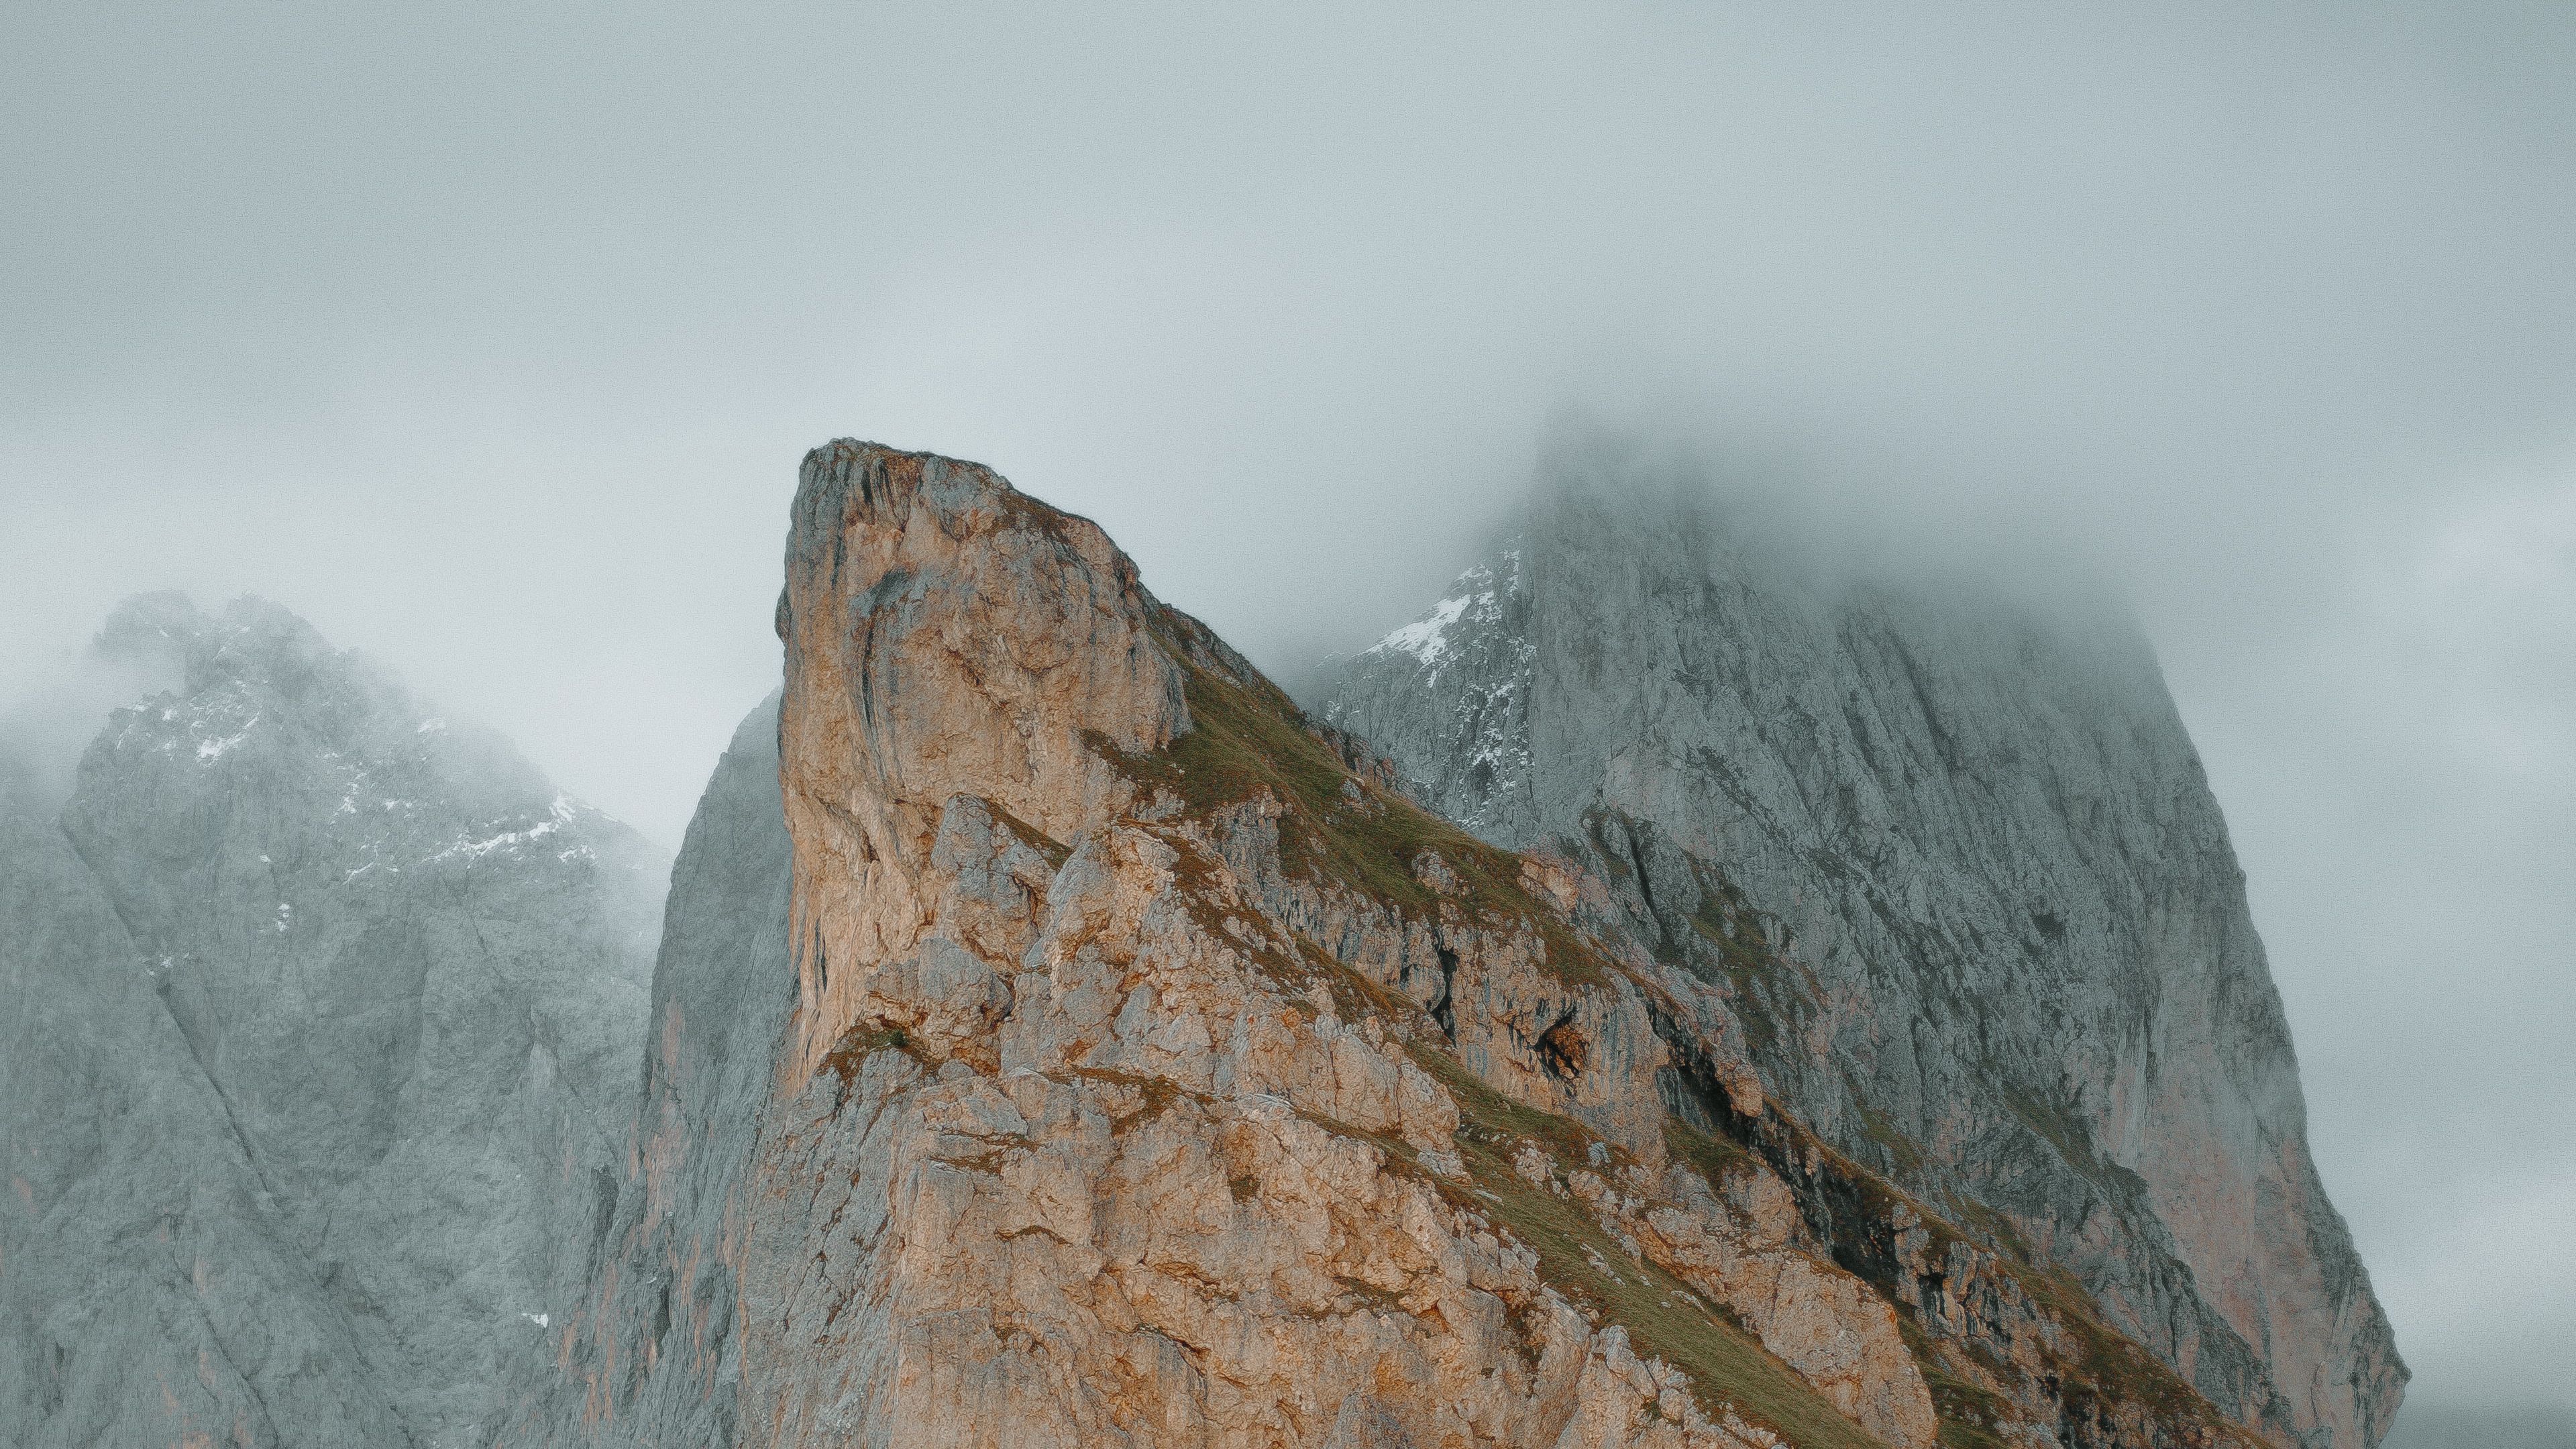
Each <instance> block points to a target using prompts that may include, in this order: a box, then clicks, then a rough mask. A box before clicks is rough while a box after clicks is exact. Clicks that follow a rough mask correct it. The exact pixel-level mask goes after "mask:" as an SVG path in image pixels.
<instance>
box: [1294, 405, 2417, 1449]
mask: <svg viewBox="0 0 2576 1449" xmlns="http://www.w3.org/2000/svg"><path fill="white" fill-rule="evenodd" d="M1801 558H1802V555H1801V553H1800V552H1799V550H1798V548H1797V547H1796V546H1795V545H1794V544H1793V543H1791V542H1790V541H1788V540H1786V539H1783V538H1780V537H1774V536H1768V535H1764V534H1762V533H1760V532H1759V531H1758V530H1754V531H1747V530H1745V529H1744V528H1742V527H1739V526H1738V524H1737V522H1736V518H1735V515H1733V514H1730V513H1729V512H1728V510H1726V509H1724V508H1722V507H1720V506H1718V505H1717V504H1716V503H1714V502H1713V501H1712V499H1711V496H1710V495H1709V494H1707V493H1706V492H1705V491H1703V490H1701V489H1699V488H1697V487H1696V486H1694V485H1691V484H1689V483H1688V482H1686V481H1680V480H1676V479H1675V478H1673V477H1670V476H1661V475H1656V474H1653V473H1652V472H1651V470H1647V469H1645V468H1643V467H1642V466H1641V465H1640V464H1638V463H1637V462H1636V461H1635V460H1634V458H1633V457H1631V456H1630V455H1627V454H1623V453H1622V452H1621V451H1619V450H1618V449H1617V448H1615V447H1601V446H1597V445H1595V446H1584V447H1578V448H1574V449H1569V450H1568V451H1566V452H1564V453H1562V454H1560V455H1559V456H1557V457H1556V458H1554V459H1553V460H1552V461H1551V462H1550V464H1549V465H1548V467H1547V468H1546V469H1545V470H1544V476H1543V477H1542V480H1541V484H1540V486H1539V488H1538V489H1537V491H1536V492H1535V494H1534V495H1533V498H1532V500H1531V502H1530V504H1529V505H1528V507H1527V510H1526V513H1525V516H1524V517H1523V518H1522V519H1521V520H1520V522H1519V524H1518V526H1517V527H1516V528H1515V529H1513V530H1512V532H1511V536H1510V537H1509V538H1508V539H1506V541H1505V542H1504V543H1503V544H1502V545H1501V546H1499V547H1498V548H1496V549H1495V550H1494V551H1493V552H1492V554H1491V555H1490V556H1489V557H1488V558H1487V559H1486V560H1484V561H1483V562H1481V563H1479V564H1477V565H1476V566H1475V567H1473V568H1471V569H1469V570H1468V571H1467V573H1466V574H1465V575H1464V576H1463V577H1462V578H1461V579H1460V580H1459V582H1458V585H1457V586H1456V588H1455V589H1453V590H1452V592H1451V593H1450V594H1449V596H1448V597H1446V598H1445V599H1443V600H1441V601H1440V602H1439V603H1438V604H1436V605H1435V606H1434V607H1433V608H1432V609H1431V610H1429V611H1428V612H1427V613H1426V614H1424V615H1423V616H1422V617H1421V618H1420V619H1419V620H1417V621H1415V622H1414V623H1412V624H1409V625H1407V626H1405V627H1403V628H1400V629H1397V630H1396V631H1394V632H1393V633H1391V634H1389V635H1388V636H1387V637H1386V638H1385V639H1384V640H1383V641H1381V642H1380V643H1379V644H1378V645H1376V646H1375V647H1374V648H1372V649H1370V650H1368V651H1367V652H1366V653H1364V654H1362V655H1360V656H1358V657H1357V658H1356V659H1354V660H1351V661H1349V662H1348V665H1347V667H1346V668H1345V670H1344V671H1343V674H1342V676H1341V678H1340V679H1339V682H1338V683H1337V684H1336V685H1335V686H1334V688H1333V691H1332V694H1331V697H1330V699H1329V702H1328V703H1327V704H1326V706H1325V709H1324V714H1325V717H1326V718H1327V719H1329V720H1330V721H1331V722H1332V723H1334V724H1335V725H1337V726H1340V727H1342V728H1345V729H1348V730H1351V731H1353V732H1355V733H1357V734H1359V735H1361V736H1364V737H1366V738H1367V739H1368V740H1369V741H1370V742H1371V744H1372V745H1374V746H1376V747H1378V748H1380V749H1383V750H1384V751H1385V752H1386V753H1387V754H1388V755H1389V756H1390V757H1391V759H1392V760H1393V762H1394V764H1395V766H1396V767H1397V769H1398V770H1400V771H1401V772H1402V774H1403V775H1404V776H1405V777H1407V778H1408V780H1409V781H1411V782H1412V788H1414V789H1415V790H1416V791H1417V792H1418V793H1419V794H1420V795H1421V797H1422V798H1423V799H1424V800H1425V801H1427V802H1428V803H1430V804H1431V805H1433V806H1434V807H1436V808H1437V809H1438V810H1440V811H1441V812H1442V813H1444V814H1446V815H1448V816H1449V817H1451V818H1453V819H1455V820H1457V821H1459V822H1460V823H1461V824H1463V825H1465V826H1466V827H1467V828H1469V829H1470V830H1472V831H1474V832H1475V833H1476V834H1477V835H1478V836H1479V837H1481V838H1482V839H1484V840H1486V841H1489V842H1492V843H1494V844H1496V845H1498V846H1503V847H1508V848H1518V849H1533V848H1538V849H1552V850H1556V851H1561V852H1563V853H1564V854H1566V855H1567V856H1568V857H1569V858H1570V859H1573V860H1576V861H1578V862H1580V863H1581V864H1582V865H1583V866H1584V867H1585V868H1586V869H1587V870H1588V871H1589V872H1591V873H1593V874H1594V875H1596V876H1597V877H1598V878H1600V879H1601V880H1603V881H1604V882H1606V883H1607V889H1608V892H1609V894H1610V896H1611V897H1612V900H1613V903H1614V909H1613V910H1612V911H1611V912H1609V914H1610V915H1611V916H1614V917H1616V918H1617V921H1618V924H1617V925H1616V926H1612V927H1605V929H1613V930H1616V931H1617V932H1619V933H1621V934H1623V935H1624V936H1625V938H1626V939H1627V940H1628V941H1630V942H1633V943H1634V944H1635V945H1636V946H1638V947H1639V948H1641V949H1643V950H1645V951H1646V952H1648V953H1649V954H1651V955H1652V956H1654V957H1655V958H1656V959H1657V961H1658V962H1660V963H1662V964H1664V965H1666V966H1668V967H1670V968H1673V969H1675V970H1677V971H1679V972H1681V973H1683V974H1686V975H1688V976H1690V977H1692V978H1694V979H1696V980H1697V981H1699V982H1701V983H1704V984H1705V986H1706V987H1707V989H1708V990H1709V991H1710V992H1712V993H1714V994H1715V995H1716V996H1718V997H1720V998H1722V1004H1721V1005H1720V1006H1719V1007H1718V1008H1717V1009H1716V1013H1715V1019H1716V1020H1718V1021H1719V1022H1721V1023H1722V1033H1720V1034H1721V1035H1722V1036H1723V1037H1724V1039H1725V1041H1726V1042H1728V1043H1730V1044H1731V1043H1734V1042H1736V1041H1739V1040H1740V1041H1741V1043H1742V1046H1743V1049H1744V1051H1745V1053H1746V1056H1747V1058H1748V1060H1749V1061H1750V1063H1751V1064H1752V1067H1753V1069H1754V1071H1755V1072H1756V1073H1757V1074H1758V1076H1759V1078H1760V1081H1761V1083H1762V1085H1763V1088H1764V1090H1765V1092H1766V1093H1767V1094H1768V1096H1769V1100H1770V1102H1771V1104H1772V1106H1771V1111H1772V1112H1773V1113H1774V1114H1775V1115H1777V1116H1779V1117H1782V1118H1784V1119H1790V1120H1794V1121H1795V1122H1796V1123H1797V1124H1800V1125H1801V1127H1802V1128H1803V1129H1804V1130H1811V1131H1812V1132H1813V1133H1814V1134H1815V1135H1816V1136H1817V1137H1818V1138H1819V1139H1821V1141H1822V1143H1823V1144H1824V1145H1825V1146H1826V1147H1828V1148H1830V1149H1831V1150H1832V1151H1833V1152H1834V1153H1836V1154H1839V1155H1841V1156H1842V1157H1844V1158H1846V1159H1848V1160H1849V1161H1851V1162H1853V1163H1855V1164H1858V1165H1860V1166H1861V1167H1864V1168H1866V1169H1867V1171H1868V1172H1870V1173H1872V1174H1875V1175H1877V1176H1879V1177H1882V1178H1883V1179H1885V1180H1886V1181H1888V1182H1890V1183H1892V1184H1895V1185H1897V1186H1898V1187H1900V1188H1901V1189H1902V1190H1903V1191H1904V1192H1906V1193H1907V1194H1909V1195H1911V1196H1912V1197H1914V1198H1916V1199H1919V1200H1920V1201H1921V1202H1923V1203H1925V1204H1930V1205H1935V1206H1936V1207H1937V1208H1938V1209H1939V1212H1940V1213H1941V1214H1945V1215H1946V1216H1948V1217H1949V1218H1950V1219H1952V1221H1953V1227H1954V1229H1955V1230H1957V1231H1959V1232H1960V1233H1962V1234H1963V1235H1964V1237H1966V1238H1968V1239H1971V1240H1974V1241H1976V1242H1978V1243H1980V1244H1982V1245H1984V1246H1985V1247H1989V1248H1993V1249H1996V1250H1999V1251H2001V1252H2002V1253H2003V1254H2004V1255H2005V1256H2006V1257H2010V1256H2014V1255H2016V1254H2018V1255H2024V1256H2026V1258H2027V1261H2028V1262H2029V1263H2030V1264H2033V1265H2037V1266H2041V1267H2044V1268H2046V1269H2048V1270H2050V1271H2051V1272H2052V1273H2058V1271H2059V1270H2062V1274H2061V1275H2060V1276H2064V1277H2068V1278H2071V1286H2074V1287H2077V1288H2080V1290H2081V1291H2082V1293H2083V1294H2084V1295H2085V1296H2086V1297H2088V1298H2089V1299H2091V1300H2092V1301H2093V1302H2095V1303H2096V1304H2098V1305H2099V1306H2100V1308H2101V1310H2102V1311H2103V1313H2104V1314H2105V1316H2106V1317H2107V1318H2108V1320H2109V1321H2110V1322H2111V1323H2112V1324H2114V1325H2116V1326H2117V1328H2118V1329H2119V1330H2120V1331H2121V1332H2122V1333H2123V1334H2124V1335H2125V1336H2127V1337H2129V1338H2132V1339H2134V1340H2135V1341H2136V1342H2138V1343H2140V1344H2143V1345H2145V1346H2147V1347H2148V1348H2149V1349H2151V1350H2152V1351H2153V1353H2154V1355H2155V1356H2156V1357H2157V1358H2158V1359H2159V1360H2161V1362H2162V1363H2163V1364H2165V1365H2169V1366H2171V1367H2172V1368H2173V1369H2175V1370H2177V1371H2179V1373H2180V1374H2181V1375H2182V1376H2184V1377H2186V1378H2188V1379H2189V1380H2190V1381H2191V1382H2192V1383H2193V1384H2194V1385H2195V1386H2196V1387H2197V1388H2198V1389H2199V1390H2200V1391H2201V1392H2202V1393H2203V1394H2205V1395H2206V1396H2207V1397H2208V1398H2209V1399H2211V1400H2213V1401H2214V1402H2215V1403H2216V1404H2218V1405H2219V1406H2221V1407H2222V1408H2223V1409H2224V1410H2225V1411H2226V1413H2227V1414H2228V1415H2229V1416H2230V1417H2231V1418H2233V1419H2234V1420H2235V1421H2236V1422H2238V1423H2240V1424H2243V1425H2246V1426H2249V1427H2252V1428H2255V1429H2257V1430H2260V1431H2261V1432H2263V1433H2265V1434H2266V1435H2267V1436H2269V1437H2271V1438H2273V1439H2275V1440H2276V1441H2278V1442H2284V1443H2287V1442H2300V1443H2304V1444H2306V1445H2308V1446H2311V1449H2369V1446H2371V1445H2372V1444H2375V1443H2376V1442H2377V1441H2378V1439H2379V1438H2380V1436H2381V1435H2382V1434H2383V1433H2385V1432H2386V1429H2387V1427H2388V1424H2389V1422H2390V1420H2391V1417H2392V1416H2393V1414H2394V1412H2395V1409H2396V1406H2397V1403H2398V1399H2399V1396H2400V1393H2401V1391H2402V1387H2403V1383H2404V1379H2405V1369H2404V1367H2403V1365H2402V1364H2401V1363H2400V1362H2399V1360H2398V1358H2397V1354H2396V1351H2395V1349H2394V1346H2393V1344H2392V1342H2391V1338H2390V1334H2389V1329H2388V1324H2387V1321H2386V1319H2385V1317H2384V1316H2383V1315H2382V1314H2381V1312H2380V1309H2379V1306H2378V1304H2377V1302H2376V1301H2375V1300H2374V1299H2373V1298H2372V1296H2371V1292H2370V1285H2369V1279H2368V1276H2367V1274H2366V1273H2365V1272H2364V1271H2363V1269H2362V1266H2361V1264H2360V1262H2359V1260H2358V1259H2357V1257H2356V1256H2355V1254H2354V1252H2353V1249H2352V1245H2351V1242H2350V1239H2349V1238H2348V1236H2347V1235H2346V1233H2345V1230H2344V1226H2343V1223H2342V1220H2341V1218H2340V1217H2339V1216H2338V1215H2337V1214H2336V1213H2335V1211H2334V1209H2333V1207H2332V1206H2331V1205H2330V1204H2329V1203H2328V1202H2327V1200H2326V1196H2325V1193H2324V1191H2323V1189H2322V1188H2321V1187H2320V1185H2319V1183H2318V1180H2317V1175H2316V1172H2315V1169H2314V1168H2313V1166H2312V1165H2311V1164H2310V1161H2309V1159H2308V1155H2307V1148H2306V1144H2305V1141H2304V1108H2303V1105H2302V1102H2301V1097H2300V1091H2299V1083H2298V1074H2297V1066H2296V1061H2295V1058H2294V1056H2293V1054H2292V1050H2291V1044H2290V1038H2289V1033H2288V1030H2287V1027H2286V1025H2285V1023H2284V1021H2283V1018H2282V1014H2281V1008H2280V1003H2279V1000H2278V997H2277V995H2276V994H2275V992H2274V990H2273V987H2272V983H2271V980H2270V977H2269V975H2268V972H2267V970H2266V967H2265V965H2264V959H2263V951H2262V946H2261V943H2260V941H2259V940H2258V939H2257V937H2256V935H2255V931H2254V927H2253V924H2252V922H2251V920H2250V918H2249V916H2248V913H2247V909H2246V902H2245V888H2244V877H2243V875H2242V873H2241V872H2240V871H2239V870H2238V868H2237V864H2236V861H2235V858H2234V856H2233V854H2232V852H2231V851H2230V849H2229V845H2228V838H2227V832H2226V828H2225V826H2224V823H2223V822H2222V820H2221V818H2220V814H2219V810H2218V806H2217V804H2216V802H2215V801H2214V800H2213V799H2212V798H2211V795H2210V792H2209V788H2208V785H2207V783H2206V781H2205V779H2204V777H2203V774H2202V771H2201V767H2200V762H2199V760H2198V758H2197V757H2196V755H2195V754H2194V752H2193V750H2192V746H2191V741H2190V739H2189V737H2188V736H2187V734H2186V733H2185V731H2184V729H2183V726H2182V724H2181V721H2180V720H2179V719H2178V718H2177V716H2176V714H2175V712H2174V708H2173V705H2172V702H2171V701H2170V699H2169V698H2168V697H2167V695H2166V692H2165V689H2164V686H2163V683H2162V680H2161V678H2160V676H2159V673H2158V671H2157V668H2156V664H2155V661H2154V658H2153V656H2152V655H2151V653H2150V652H2149V650H2148V649H2147V647H2146V645H2145V644H2144V643H2143V641H2141V640H2140V639H2139V638H2137V637H2136V635H2135V634H2134V632H2133V631H2131V630H2130V629H2129V628H2128V627H2127V626H2126V625H2125V624H2122V623H2119V622H2117V621H2116V620H2111V619H2110V618H2109V616H2108V614H2107V612H2103V613H2101V614H2100V616H2098V617H2097V614H2096V612H2095V611H2090V610H2087V609H2082V608H2078V609H2073V610H2066V609H2060V610H2056V611H2053V612H2051V613H2049V614H2047V615H2046V616H2043V614H2042V613H2041V612H2040V611H2038V610H2036V609H2033V608H2030V607H2027V606H2022V605H2016V604H2012V603H2009V602H2006V601H2004V600H2003V599H2002V598H2000V597H1999V596H1997V595H1995V594H1993V593H1991V592H1989V591H1983V590H1976V589H1968V588H1963V587H1952V586H1938V585H1923V586H1919V587H1903V588H1899V587H1891V586H1883V585H1871V584H1867V583H1859V582H1853V581H1851V580H1849V579H1847V578H1846V579H1841V580H1839V581H1837V580H1835V579H1834V578H1832V577H1831V576H1830V575H1829V574H1828V573H1827V572H1826V571H1824V570H1821V569H1818V568H1815V567H1813V566H1811V565H1810V564H1807V563H1802V562H1801ZM1712 1040H1714V1038H1712ZM1681 1105H1682V1106H1684V1107H1685V1108H1687V1105H1688V1104H1687V1103H1686V1102H1683V1103H1681ZM1760 1116H1761V1114H1759V1113H1757V1114H1754V1116H1753V1117H1749V1118H1748V1117H1743V1116H1741V1114H1739V1119H1738V1122H1737V1127H1738V1129H1739V1132H1742V1131H1743V1130H1744V1129H1748V1128H1749V1129H1751V1136H1752V1137H1754V1138H1759V1137H1761V1136H1763V1135H1765V1134H1769V1133H1771V1132H1773V1130H1774V1129H1773V1128H1771V1127H1769V1126H1766V1125H1764V1124H1763V1123H1762V1122H1761V1121H1760V1120H1758V1119H1759V1117H1760ZM1837 1251H1838V1253H1839V1254H1840V1255H1841V1256H1842V1257H1844V1258H1846V1259H1847V1260H1852V1261H1855V1262H1857V1261H1859V1260H1860V1259H1862V1258H1865V1257H1867V1256H1868V1253H1867V1252H1866V1251H1864V1250H1862V1249H1860V1248H1858V1247H1855V1246H1852V1245H1843V1246H1840V1247H1838V1249H1837ZM1899 1276H1900V1277H1901V1276H1903V1275H1899ZM1955 1286H1956V1285H1955V1284H1952V1285H1950V1286H1949V1287H1947V1288H1945V1289H1944V1292H1945V1293H1946V1294H1951V1295H1955ZM1897 1296H1898V1297H1899V1298H1900V1300H1902V1299H1904V1298H1905V1296H1906V1295H1905V1291H1904V1289H1903V1287H1902V1285H1901V1284H1900V1285H1899V1287H1898V1289H1897ZM1909 1308H1910V1309H1911V1305H1909ZM1911 1311H1912V1312H1913V1313H1914V1314H1915V1316H1916V1317H1917V1318H1918V1319H1919V1320H1922V1321H1924V1322H1925V1323H1926V1324H1927V1325H1928V1323H1929V1321H1930V1314H1931V1310H1930V1309H1929V1308H1928V1307H1926V1308H1920V1309H1911Z"/></svg>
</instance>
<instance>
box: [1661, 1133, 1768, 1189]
mask: <svg viewBox="0 0 2576 1449" xmlns="http://www.w3.org/2000/svg"><path fill="white" fill-rule="evenodd" d="M1664 1150H1665V1151H1666V1152H1669V1153H1671V1154H1672V1155H1673V1160H1674V1161H1676V1162H1679V1163H1682V1164H1684V1165H1686V1166H1689V1167H1694V1168H1697V1169H1699V1175H1700V1176H1702V1177H1705V1178H1707V1179H1708V1182H1709V1186H1711V1187H1716V1186H1719V1185H1720V1184H1723V1183H1724V1182H1725V1181H1726V1175H1727V1174H1728V1173H1729V1172H1732V1171H1735V1170H1737V1169H1739V1168H1745V1167H1750V1166H1752V1165H1753V1154H1752V1153H1750V1152H1747V1151H1745V1150H1744V1149H1743V1148H1741V1147H1739V1146H1737V1145H1736V1144H1734V1143H1732V1142H1729V1141H1728V1140H1726V1139H1725V1138H1723V1137H1718V1136H1714V1135H1712V1134H1710V1133H1706V1132H1702V1131H1701V1130H1699V1129H1698V1128H1696V1127H1693V1126H1692V1125H1691V1124H1689V1123H1688V1122H1685V1121H1683V1120H1682V1119H1681V1118H1679V1117H1666V1118H1665V1119H1664Z"/></svg>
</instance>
